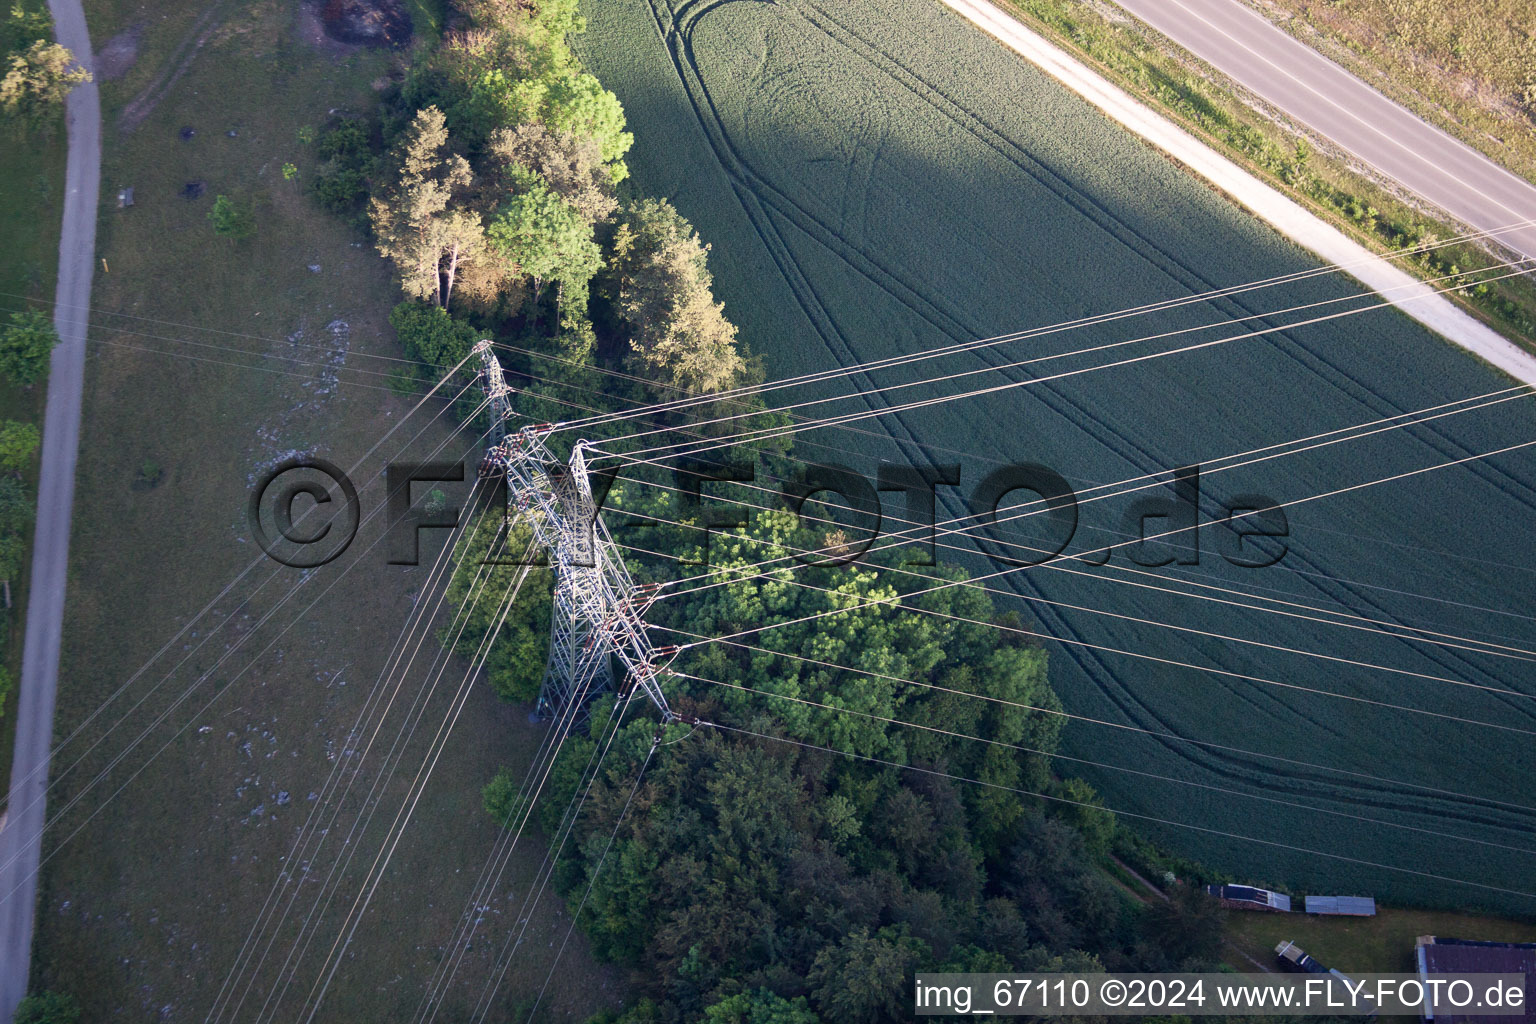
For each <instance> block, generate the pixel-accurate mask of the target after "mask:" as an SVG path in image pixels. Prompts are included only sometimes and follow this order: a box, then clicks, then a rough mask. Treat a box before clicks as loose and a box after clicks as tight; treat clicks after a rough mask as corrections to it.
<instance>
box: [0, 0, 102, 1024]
mask: <svg viewBox="0 0 1536 1024" xmlns="http://www.w3.org/2000/svg"><path fill="white" fill-rule="evenodd" d="M48 9H49V12H50V13H51V14H52V15H53V24H54V35H55V37H56V38H57V39H58V41H59V42H60V43H62V44H63V45H64V46H66V47H68V48H69V50H70V51H71V52H73V53H74V54H75V55H76V56H77V57H78V58H79V59H80V60H81V61H82V62H84V63H85V64H86V65H87V66H88V67H89V65H90V60H91V56H90V55H91V37H90V33H89V32H88V31H87V29H86V24H85V11H84V9H83V8H82V7H81V5H80V0H48ZM66 115H67V120H68V131H69V158H68V163H67V165H66V168H65V172H64V183H65V193H64V228H63V231H62V233H61V235H60V238H59V281H58V289H57V291H56V292H55V295H54V303H55V305H54V317H55V323H56V325H57V327H58V331H59V338H60V342H59V345H58V347H57V348H55V349H54V350H53V361H52V363H51V365H50V368H49V375H48V405H47V410H46V411H45V413H44V415H43V452H42V469H41V473H40V476H39V478H38V484H37V532H36V534H35V536H34V538H33V546H32V576H31V589H30V596H29V598H28V602H27V625H26V638H25V640H24V641H23V644H22V654H21V696H20V699H19V701H18V707H17V714H16V751H15V756H14V760H13V761H12V766H11V792H10V801H9V803H8V805H7V810H8V812H9V818H8V820H7V822H6V825H5V828H4V830H3V831H0V1020H6V1021H9V1020H10V1019H11V1016H12V1014H13V1013H14V1012H15V1009H16V1004H17V1003H19V1002H20V1001H21V999H22V997H23V996H25V995H26V991H27V969H28V964H29V961H30V959H31V954H32V925H33V916H34V914H35V912H36V905H37V865H38V858H39V855H40V853H41V850H42V841H43V821H44V813H43V812H44V796H45V793H46V789H47V782H48V754H49V748H50V746H51V745H52V743H53V705H54V696H55V691H56V687H57V685H58V675H59V632H60V629H61V628H62V627H63V624H64V584H65V581H66V578H67V572H68V568H69V564H68V563H69V523H70V513H71V511H72V509H73V506H74V500H75V456H76V454H77V453H78V451H79V446H80V394H81V385H82V381H83V377H84V373H85V322H86V317H84V316H82V315H80V312H81V311H84V310H86V309H88V308H89V307H90V304H91V275H92V273H93V272H94V269H95V262H96V200H97V196H98V193H99V192H100V191H101V95H100V93H99V92H98V90H97V87H96V83H95V82H88V83H86V84H85V85H82V86H79V87H78V88H76V89H75V90H74V92H72V93H70V95H69V99H68V101H67V103H66Z"/></svg>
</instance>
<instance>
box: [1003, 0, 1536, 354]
mask: <svg viewBox="0 0 1536 1024" xmlns="http://www.w3.org/2000/svg"><path fill="white" fill-rule="evenodd" d="M1002 5H1003V6H1004V7H1005V8H1007V9H1008V10H1009V11H1011V12H1012V13H1013V14H1015V15H1016V16H1017V17H1019V19H1020V20H1021V21H1023V22H1025V23H1026V24H1028V25H1029V26H1030V27H1031V28H1033V29H1035V30H1036V31H1038V32H1040V33H1042V34H1043V35H1045V36H1046V37H1047V38H1049V39H1051V40H1052V41H1053V42H1055V43H1056V44H1057V45H1059V46H1062V47H1064V48H1066V49H1067V50H1069V51H1070V52H1071V53H1073V54H1074V55H1075V56H1076V57H1077V58H1078V59H1080V60H1082V61H1083V62H1084V63H1086V64H1088V65H1090V66H1092V67H1093V68H1094V69H1095V70H1097V71H1098V72H1099V73H1101V74H1103V75H1104V76H1105V77H1107V78H1109V79H1110V80H1111V81H1113V82H1115V83H1116V84H1117V85H1119V86H1120V87H1121V88H1123V89H1125V90H1126V91H1128V92H1130V93H1131V94H1132V95H1134V96H1136V97H1137V98H1139V99H1141V100H1143V101H1144V102H1146V103H1148V104H1149V105H1151V106H1152V107H1154V108H1156V109H1157V110H1159V111H1160V112H1161V113H1163V114H1164V115H1166V116H1168V117H1169V118H1170V119H1172V120H1173V121H1175V122H1176V123H1178V124H1179V125H1180V126H1181V127H1183V128H1184V129H1185V130H1187V131H1189V132H1191V133H1192V134H1194V135H1195V136H1197V137H1198V138H1200V139H1202V140H1203V141H1205V142H1206V143H1207V144H1208V145H1210V146H1211V147H1212V148H1213V149H1215V150H1216V151H1218V152H1220V153H1221V154H1222V155H1224V156H1226V157H1228V158H1229V159H1231V160H1233V161H1235V162H1236V163H1238V164H1239V165H1240V166H1242V167H1244V168H1245V169H1247V170H1248V171H1249V172H1251V173H1253V174H1255V175H1257V176H1258V177H1259V178H1261V179H1263V180H1265V181H1267V182H1268V183H1269V184H1271V185H1273V186H1274V187H1276V188H1277V189H1279V190H1280V191H1281V192H1283V193H1285V194H1286V195H1287V196H1289V197H1290V198H1292V199H1294V200H1296V201H1297V202H1299V203H1301V204H1302V205H1304V206H1306V207H1307V208H1308V209H1310V210H1312V212H1313V213H1315V214H1317V215H1319V216H1320V217H1322V218H1323V219H1324V220H1326V221H1328V222H1329V223H1331V224H1333V225H1334V226H1335V227H1337V228H1339V229H1341V230H1343V231H1344V232H1345V233H1346V234H1348V235H1350V236H1351V237H1353V238H1354V239H1355V240H1356V241H1358V242H1360V243H1361V244H1363V245H1365V246H1366V247H1367V248H1369V249H1371V250H1373V251H1375V252H1378V253H1383V254H1390V253H1392V252H1393V251H1396V250H1401V249H1405V248H1411V247H1414V246H1421V245H1428V244H1431V243H1434V242H1437V241H1439V240H1441V239H1446V238H1451V237H1454V236H1456V235H1458V234H1461V233H1462V232H1461V230H1460V229H1459V228H1457V227H1455V226H1454V225H1452V224H1451V223H1449V222H1448V221H1446V220H1445V219H1444V215H1443V214H1441V213H1439V212H1438V211H1435V210H1432V209H1430V208H1427V207H1425V206H1423V205H1422V204H1419V203H1418V202H1417V201H1416V200H1413V199H1411V198H1410V197H1407V196H1403V195H1399V194H1396V193H1394V192H1392V191H1389V190H1388V189H1387V188H1386V187H1384V186H1383V185H1381V184H1380V183H1378V182H1377V181H1375V180H1374V179H1372V178H1370V177H1368V176H1366V174H1364V173H1362V172H1360V171H1357V170H1355V169H1354V168H1353V167H1352V166H1351V164H1350V163H1349V161H1348V160H1347V159H1345V157H1344V156H1343V154H1342V153H1334V152H1330V144H1329V143H1328V142H1327V141H1326V140H1325V139H1321V138H1319V137H1316V136H1314V135H1311V134H1310V133H1308V132H1306V131H1305V130H1304V129H1303V128H1302V127H1301V126H1299V125H1295V124H1291V123H1289V122H1288V121H1287V120H1286V119H1285V118H1283V116H1281V115H1279V114H1278V113H1274V112H1269V111H1263V110H1261V109H1259V108H1258V107H1256V106H1250V105H1248V104H1247V103H1245V102H1244V101H1243V100H1242V99H1240V98H1239V97H1241V96H1243V95H1244V93H1243V91H1242V90H1241V89H1239V88H1238V87H1236V86H1235V85H1233V84H1232V83H1231V82H1229V81H1228V80H1226V79H1225V78H1224V77H1222V76H1221V75H1220V74H1219V73H1218V72H1216V71H1215V70H1214V69H1212V68H1210V67H1209V66H1208V65H1205V64H1204V63H1203V62H1201V61H1199V60H1197V59H1196V58H1194V57H1193V56H1191V55H1189V54H1187V53H1184V52H1183V51H1181V50H1178V49H1177V47H1175V46H1174V45H1173V44H1171V43H1169V42H1167V41H1166V40H1163V39H1162V38H1161V37H1159V36H1157V35H1156V34H1155V33H1152V32H1151V31H1150V30H1148V29H1146V28H1145V27H1144V26H1142V25H1141V24H1140V23H1139V22H1135V21H1133V20H1131V19H1129V18H1126V17H1124V16H1119V17H1116V18H1114V19H1113V20H1112V19H1111V18H1110V17H1109V16H1108V15H1107V14H1106V13H1105V11H1104V10H1103V9H1102V8H1101V7H1100V6H1098V5H1095V4H1089V3H1083V2H1079V0H1002ZM1505 258H1506V257H1503V256H1496V255H1495V254H1494V252H1492V251H1490V250H1489V249H1488V248H1486V247H1484V246H1483V245H1480V244H1476V243H1462V244H1456V245H1448V246H1444V247H1442V248H1438V249H1435V250H1434V251H1432V252H1425V253H1421V254H1418V255H1416V256H1414V257H1412V258H1401V259H1398V260H1397V261H1396V262H1397V263H1399V264H1400V265H1402V266H1403V267H1404V268H1405V269H1407V270H1408V271H1409V272H1410V273H1416V274H1419V275H1420V276H1423V277H1440V276H1444V275H1450V274H1457V273H1460V272H1463V271H1468V272H1470V271H1478V270H1484V269H1487V268H1490V267H1492V266H1494V265H1495V264H1496V263H1498V262H1500V261H1501V260H1503V259H1505ZM1447 297H1449V298H1450V299H1452V300H1453V301H1455V302H1457V303H1459V304H1460V305H1461V306H1462V307H1463V308H1465V309H1466V310H1467V311H1468V312H1469V313H1471V314H1472V315H1473V316H1476V317H1477V318H1478V319H1480V320H1482V321H1483V322H1485V323H1487V324H1489V325H1490V326H1491V327H1493V328H1494V329H1495V330H1498V331H1500V332H1502V333H1503V334H1505V335H1506V336H1508V337H1510V338H1511V339H1512V340H1514V341H1516V342H1517V343H1519V344H1521V345H1523V346H1524V347H1525V348H1526V349H1528V350H1531V351H1536V282H1533V281H1532V280H1531V279H1530V278H1529V277H1513V278H1506V279H1505V280H1502V281H1496V282H1489V283H1469V285H1468V287H1466V288H1463V289H1460V290H1459V291H1456V292H1450V293H1447Z"/></svg>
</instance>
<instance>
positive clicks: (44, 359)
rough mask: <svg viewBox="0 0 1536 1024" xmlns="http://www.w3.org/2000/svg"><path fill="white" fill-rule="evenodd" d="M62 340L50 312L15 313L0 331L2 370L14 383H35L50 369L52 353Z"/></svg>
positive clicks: (0, 362) (26, 384) (28, 311)
mask: <svg viewBox="0 0 1536 1024" xmlns="http://www.w3.org/2000/svg"><path fill="white" fill-rule="evenodd" d="M58 343H59V335H58V332H56V331H55V330H54V329H53V321H52V320H50V319H49V318H48V315H47V314H46V313H40V312H38V311H37V310H26V311H24V312H20V313H12V314H11V322H10V324H9V325H7V326H6V328H5V329H4V330H3V331H0V373H3V374H5V376H6V377H8V378H10V380H11V382H12V383H15V384H20V385H22V386H23V387H31V386H32V385H33V384H35V383H37V382H38V380H40V379H41V378H42V377H43V375H44V374H46V373H47V372H48V357H49V355H50V354H51V353H52V352H53V346H55V345H57V344H58Z"/></svg>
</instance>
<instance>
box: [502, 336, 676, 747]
mask: <svg viewBox="0 0 1536 1024" xmlns="http://www.w3.org/2000/svg"><path fill="white" fill-rule="evenodd" d="M473 352H474V354H476V355H478V356H479V357H480V363H481V369H480V375H481V378H482V382H483V384H484V387H485V391H486V397H487V398H488V399H489V406H490V412H491V435H492V437H493V438H496V439H497V440H496V441H495V443H494V444H492V445H491V446H490V447H489V448H488V449H487V450H486V453H485V458H484V460H483V461H482V462H481V464H480V476H482V477H491V476H505V477H506V480H507V519H508V522H509V523H510V522H511V521H512V520H513V519H515V518H522V519H525V520H526V521H527V522H528V524H529V527H530V528H531V529H532V531H533V536H534V543H535V545H536V546H537V547H539V548H542V549H543V550H545V551H546V552H548V555H549V562H550V565H551V567H552V568H553V569H554V572H555V598H554V608H553V614H552V616H551V623H550V636H549V661H548V663H547V664H546V665H545V668H544V683H543V686H542V687H541V688H540V690H539V702H538V706H537V707H538V713H539V714H540V715H541V716H546V717H553V716H558V715H560V714H561V713H562V712H564V711H565V710H567V709H570V708H572V706H573V705H574V706H575V709H576V710H578V711H579V710H580V707H581V706H582V705H584V704H585V703H586V701H587V700H588V698H589V697H591V696H592V695H594V694H596V693H598V692H599V691H601V690H602V689H603V688H605V687H607V686H609V685H611V684H612V682H613V669H612V662H611V659H613V658H617V659H618V661H619V663H620V664H621V665H622V666H623V669H624V674H625V678H626V681H627V683H628V684H629V685H628V686H627V687H626V688H625V691H626V692H627V693H630V694H633V693H635V692H636V691H637V690H639V691H643V692H644V693H645V695H646V696H647V697H649V698H650V699H651V702H652V703H653V704H655V705H656V707H657V708H659V709H660V710H661V714H662V718H663V719H664V720H665V721H673V720H675V719H676V718H677V715H675V714H674V713H673V712H672V709H671V708H669V707H668V706H667V699H666V697H664V696H663V695H662V692H661V686H660V684H659V683H658V681H657V676H658V672H659V666H658V665H657V659H658V657H664V656H666V655H667V654H669V653H671V649H667V648H661V649H658V648H655V647H652V646H651V642H650V638H649V637H647V636H646V632H645V620H644V618H643V615H644V613H645V610H646V609H647V608H648V607H649V606H650V603H651V601H652V600H654V599H655V590H656V588H655V587H654V586H637V585H636V584H635V582H634V580H633V579H631V578H630V575H629V570H628V569H627V568H626V567H625V565H624V559H623V557H622V556H621V555H620V554H619V551H618V548H617V546H616V545H615V544H614V542H613V538H612V536H610V535H609V533H608V528H607V526H606V525H604V523H603V521H602V520H601V519H600V518H598V516H597V509H596V504H595V503H594V502H593V500H592V485H591V481H590V479H589V477H588V473H587V460H586V442H585V441H577V442H576V444H575V445H574V446H573V447H572V449H571V457H570V459H569V460H567V461H566V462H563V463H562V462H561V461H560V460H559V459H557V458H555V456H554V454H553V453H552V452H551V451H550V449H549V448H548V446H547V445H545V443H544V438H545V437H547V436H548V434H549V433H550V431H551V430H553V429H554V427H553V425H552V424H539V425H537V426H529V427H523V428H522V429H521V430H517V431H512V430H510V429H508V428H509V426H510V425H509V423H508V420H509V419H510V418H511V416H512V402H511V395H512V389H511V388H510V387H508V385H507V382H506V379H505V378H504V377H503V376H502V372H501V363H500V361H498V360H497V358H496V355H495V353H494V352H492V351H491V343H490V342H489V341H481V342H479V343H478V344H477V345H475V347H474V349H473Z"/></svg>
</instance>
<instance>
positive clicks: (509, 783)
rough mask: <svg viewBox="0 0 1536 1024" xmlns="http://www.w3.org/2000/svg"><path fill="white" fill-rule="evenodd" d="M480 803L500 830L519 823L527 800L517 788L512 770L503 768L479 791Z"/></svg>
mask: <svg viewBox="0 0 1536 1024" xmlns="http://www.w3.org/2000/svg"><path fill="white" fill-rule="evenodd" d="M480 801H481V803H482V804H483V805H484V807H485V810H486V812H487V813H488V814H490V816H491V817H493V818H495V819H496V821H497V823H498V824H500V825H501V827H502V828H509V827H511V826H512V824H513V823H514V822H517V821H520V820H521V819H522V818H523V816H524V815H525V814H526V813H527V810H528V800H527V798H526V797H525V796H523V794H522V792H521V790H520V789H519V787H518V784H517V779H516V778H514V777H513V775H512V769H510V768H503V769H502V770H501V771H499V772H497V773H496V777H495V778H493V779H491V781H490V782H487V783H486V784H485V786H484V788H482V789H481V790H480Z"/></svg>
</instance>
